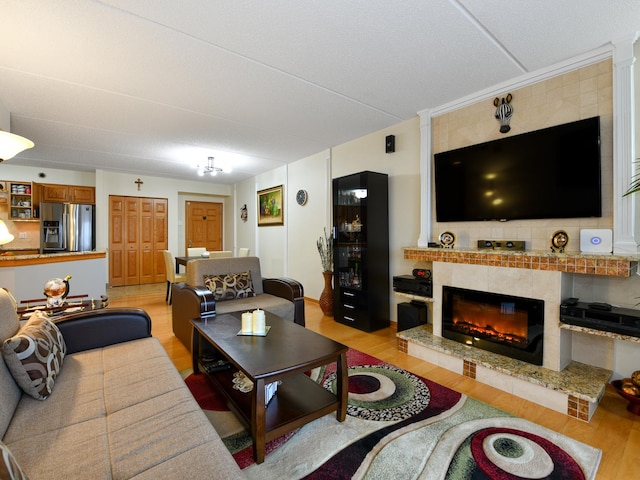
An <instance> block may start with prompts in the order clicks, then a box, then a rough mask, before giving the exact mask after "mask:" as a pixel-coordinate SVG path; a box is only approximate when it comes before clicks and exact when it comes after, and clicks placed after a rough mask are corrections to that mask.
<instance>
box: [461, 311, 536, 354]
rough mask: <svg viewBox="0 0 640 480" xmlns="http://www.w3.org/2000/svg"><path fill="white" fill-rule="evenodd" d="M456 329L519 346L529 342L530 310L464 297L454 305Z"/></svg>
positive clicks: (471, 334)
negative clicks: (505, 306) (484, 302)
mask: <svg viewBox="0 0 640 480" xmlns="http://www.w3.org/2000/svg"><path fill="white" fill-rule="evenodd" d="M452 328H453V330H454V331H457V332H460V333H463V334H465V335H470V336H474V337H479V338H483V339H488V340H491V341H494V342H498V343H505V344H509V345H512V346H515V347H517V348H526V347H527V346H528V345H529V340H528V336H527V328H528V327H527V314H526V312H518V311H516V310H515V309H509V308H502V307H501V306H499V305H487V304H483V305H479V304H477V303H474V302H467V301H464V300H461V301H459V302H458V303H457V305H456V307H454V311H453V326H452Z"/></svg>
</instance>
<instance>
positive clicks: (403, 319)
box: [398, 301, 428, 332]
mask: <svg viewBox="0 0 640 480" xmlns="http://www.w3.org/2000/svg"><path fill="white" fill-rule="evenodd" d="M427 317H428V313H427V306H426V305H425V304H424V303H422V302H418V301H411V303H409V302H406V303H399V304H398V332H401V331H402V330H407V329H409V328H413V327H417V326H418V325H424V324H425V323H427V322H428V318H427Z"/></svg>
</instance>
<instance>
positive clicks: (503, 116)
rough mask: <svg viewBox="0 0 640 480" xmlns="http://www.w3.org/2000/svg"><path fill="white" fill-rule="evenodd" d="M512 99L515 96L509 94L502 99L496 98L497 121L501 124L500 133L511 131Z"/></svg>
mask: <svg viewBox="0 0 640 480" xmlns="http://www.w3.org/2000/svg"><path fill="white" fill-rule="evenodd" d="M512 99H513V95H511V94H510V93H509V94H507V96H506V97H504V98H502V99H500V98H498V97H496V98H495V99H494V100H493V106H494V107H496V119H497V120H498V121H499V122H500V133H507V132H508V131H509V130H511V127H510V126H509V122H511V117H512V116H513V106H512V105H511V100H512Z"/></svg>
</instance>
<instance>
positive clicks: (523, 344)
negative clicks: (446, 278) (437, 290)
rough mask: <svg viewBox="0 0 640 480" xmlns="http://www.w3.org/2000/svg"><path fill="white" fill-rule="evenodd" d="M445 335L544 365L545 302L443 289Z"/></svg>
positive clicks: (468, 343) (443, 334) (472, 291)
mask: <svg viewBox="0 0 640 480" xmlns="http://www.w3.org/2000/svg"><path fill="white" fill-rule="evenodd" d="M442 289H443V291H442V336H443V337H445V338H448V339H451V340H455V341H457V342H460V343H464V344H466V345H471V346H474V347H476V348H481V349H483V350H488V351H490V352H494V353H498V354H501V355H505V356H508V357H511V358H516V359H518V360H523V361H525V362H529V363H532V364H534V365H542V348H543V338H544V301H543V300H536V299H532V298H523V297H514V296H511V295H501V294H497V293H489V292H480V291H477V290H466V289H462V288H455V287H448V286H443V287H442Z"/></svg>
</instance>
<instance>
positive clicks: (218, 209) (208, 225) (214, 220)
mask: <svg viewBox="0 0 640 480" xmlns="http://www.w3.org/2000/svg"><path fill="white" fill-rule="evenodd" d="M185 218H186V219H187V222H186V223H187V229H186V231H185V240H186V245H185V253H186V251H187V250H186V249H187V248H189V247H205V248H206V249H207V251H208V252H215V251H217V250H222V203H213V202H191V201H189V202H186V211H185Z"/></svg>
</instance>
